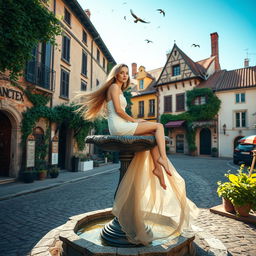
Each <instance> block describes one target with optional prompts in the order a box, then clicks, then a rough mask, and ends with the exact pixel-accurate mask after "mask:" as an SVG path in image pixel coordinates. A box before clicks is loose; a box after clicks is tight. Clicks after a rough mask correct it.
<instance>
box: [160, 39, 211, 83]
mask: <svg viewBox="0 0 256 256" xmlns="http://www.w3.org/2000/svg"><path fill="white" fill-rule="evenodd" d="M174 49H175V50H177V51H178V52H179V53H180V55H181V57H182V58H183V60H184V61H185V63H186V64H187V65H188V66H189V68H190V70H191V71H192V72H193V74H194V75H195V76H196V77H199V78H201V79H203V80H205V75H206V72H207V69H208V68H209V66H210V64H211V63H212V62H213V61H214V59H215V57H209V58H206V59H203V60H200V61H197V62H194V61H193V60H192V59H191V58H189V57H188V56H187V55H186V54H185V53H184V52H183V51H182V50H181V49H180V48H179V47H178V46H177V45H176V44H175V43H174V45H173V48H172V51H171V53H170V54H169V56H168V58H167V61H166V63H165V66H164V68H163V69H162V72H161V74H160V76H159V78H158V80H157V83H156V84H157V85H160V84H164V83H171V82H172V81H169V82H164V83H163V82H162V83H159V82H160V80H161V77H162V75H163V74H164V71H165V70H166V68H167V65H168V64H169V62H170V58H171V56H172V53H173V51H174ZM180 80H181V81H182V80H184V79H180ZM173 82H177V80H173Z"/></svg>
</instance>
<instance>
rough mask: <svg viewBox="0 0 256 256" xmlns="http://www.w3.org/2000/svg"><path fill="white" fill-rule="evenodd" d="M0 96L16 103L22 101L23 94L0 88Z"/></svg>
mask: <svg viewBox="0 0 256 256" xmlns="http://www.w3.org/2000/svg"><path fill="white" fill-rule="evenodd" d="M0 96H2V97H5V98H9V99H13V100H17V101H22V102H23V101H24V98H23V96H24V93H21V92H19V91H16V90H13V89H10V88H6V87H2V86H1V87H0Z"/></svg>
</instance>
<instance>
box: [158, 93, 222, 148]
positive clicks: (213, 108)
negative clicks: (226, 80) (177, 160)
mask: <svg viewBox="0 0 256 256" xmlns="http://www.w3.org/2000/svg"><path fill="white" fill-rule="evenodd" d="M186 94H187V106H188V111H186V112H184V113H181V114H178V115H172V114H163V115H161V117H160V121H161V123H162V124H163V125H165V124H167V123H168V122H170V121H180V120H185V121H186V123H185V125H186V126H185V128H186V138H187V142H188V147H189V151H190V152H193V151H195V150H196V143H195V136H196V129H195V127H193V122H195V121H208V120H212V119H213V118H214V117H215V116H216V114H217V113H218V111H219V109H220V104H221V101H220V100H219V99H218V97H217V96H216V95H214V93H213V91H212V90H211V89H209V88H200V89H198V88H194V89H193V90H191V91H187V92H186ZM202 96H203V97H205V99H206V103H205V104H202V105H195V104H194V101H195V99H196V98H197V97H202ZM165 132H166V135H167V129H165Z"/></svg>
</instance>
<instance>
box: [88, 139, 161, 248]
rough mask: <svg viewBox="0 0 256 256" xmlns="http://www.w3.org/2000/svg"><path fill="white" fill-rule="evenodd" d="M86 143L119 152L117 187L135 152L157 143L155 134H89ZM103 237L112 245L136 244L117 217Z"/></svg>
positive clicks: (108, 226)
mask: <svg viewBox="0 0 256 256" xmlns="http://www.w3.org/2000/svg"><path fill="white" fill-rule="evenodd" d="M86 143H91V144H95V145H96V146H98V147H99V148H100V149H102V150H104V151H110V152H119V159H120V162H121V166H120V169H119V171H120V176H119V182H118V185H117V189H118V187H119V184H120V182H121V180H122V179H123V177H124V175H125V173H126V171H127V169H128V167H129V164H130V163H131V161H132V159H133V156H134V153H135V152H139V151H146V150H150V149H151V148H153V147H154V146H155V145H156V141H155V137H154V136H112V135H109V136H102V135H94V136H88V137H87V138H86ZM117 189H116V192H117ZM116 192H115V195H116ZM147 232H150V230H147ZM101 237H102V239H103V240H104V241H105V242H106V244H108V245H111V246H115V247H126V248H127V247H135V246H136V245H134V244H132V243H130V242H129V241H128V239H127V237H126V235H125V233H124V232H123V231H122V229H121V226H120V224H119V222H118V219H117V218H116V217H115V218H114V220H112V221H111V222H109V223H108V224H106V225H105V227H104V228H103V229H102V232H101ZM137 246H138V245H137Z"/></svg>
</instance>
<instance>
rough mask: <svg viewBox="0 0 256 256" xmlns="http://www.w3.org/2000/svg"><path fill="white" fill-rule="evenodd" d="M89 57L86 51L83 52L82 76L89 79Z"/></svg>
mask: <svg viewBox="0 0 256 256" xmlns="http://www.w3.org/2000/svg"><path fill="white" fill-rule="evenodd" d="M87 64H88V56H87V53H86V52H85V51H82V65H81V74H82V75H84V76H86V77H87V67H88V65H87Z"/></svg>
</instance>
